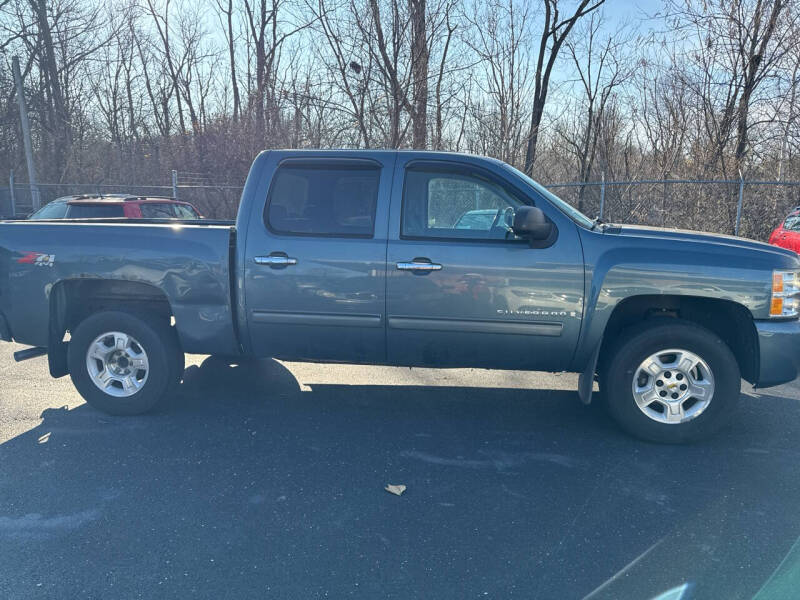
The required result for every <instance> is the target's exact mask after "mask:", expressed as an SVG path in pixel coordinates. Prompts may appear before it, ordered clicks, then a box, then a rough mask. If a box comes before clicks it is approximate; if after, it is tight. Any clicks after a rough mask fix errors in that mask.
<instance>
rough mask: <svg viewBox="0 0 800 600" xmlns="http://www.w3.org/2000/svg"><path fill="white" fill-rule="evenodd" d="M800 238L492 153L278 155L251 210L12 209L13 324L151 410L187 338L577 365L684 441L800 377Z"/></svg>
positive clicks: (205, 346)
mask: <svg viewBox="0 0 800 600" xmlns="http://www.w3.org/2000/svg"><path fill="white" fill-rule="evenodd" d="M798 270H800V261H798V256H797V254H795V253H794V252H791V251H788V250H784V249H781V248H777V247H775V246H768V245H766V244H762V243H758V242H754V241H750V240H745V239H739V238H733V237H726V236H719V235H708V234H701V233H693V232H685V231H674V230H664V229H653V228H647V227H634V226H626V225H611V224H604V223H601V222H599V221H597V220H594V221H593V220H591V219H588V218H587V217H585V216H584V215H583V214H581V213H580V212H578V211H576V210H575V209H574V208H572V207H571V206H569V205H568V204H566V203H565V202H563V201H561V200H560V199H559V198H557V197H556V196H554V195H553V194H552V193H550V192H548V191H547V190H546V189H545V188H543V187H542V186H541V185H539V184H537V183H536V182H535V181H533V180H531V179H530V178H528V177H527V176H526V175H524V174H522V173H521V172H519V171H517V170H515V169H514V168H512V167H510V166H508V165H506V164H504V163H502V162H499V161H497V160H493V159H489V158H481V157H475V156H465V155H459V154H447V153H431V152H411V151H399V152H397V151H345V150H341V151H268V152H263V153H262V154H260V155H259V156H258V157H257V158H256V160H255V162H254V164H253V166H252V168H251V170H250V174H249V176H248V178H247V183H246V185H245V188H244V191H243V193H242V198H241V203H240V207H239V214H238V218H237V221H236V223H235V224H233V223H227V222H218V221H205V222H196V223H191V224H190V223H186V224H183V223H176V222H174V221H163V222H160V221H158V220H150V221H145V222H141V221H140V222H137V223H132V222H130V221H127V222H126V221H124V220H119V221H114V220H108V221H98V220H92V221H73V220H57V221H55V220H54V221H50V222H48V221H27V222H6V223H0V339H3V340H9V341H11V340H13V341H15V342H18V343H20V344H26V345H30V346H32V347H33V348H31V349H28V350H23V351H21V352H18V353H17V358H18V359H25V358H29V357H33V356H36V355H42V354H45V353H46V354H47V356H48V360H49V365H50V372H51V374H52V375H53V376H54V377H60V376H63V375H67V374H69V375H70V376H71V377H72V381H73V382H74V384H75V386H76V387H77V389H78V391H79V392H80V393H81V395H82V396H83V397H84V398H85V399H86V401H87V402H88V403H89V404H91V405H92V406H95V407H96V408H98V409H100V410H102V411H106V412H108V413H113V414H137V413H142V412H145V411H147V410H150V409H151V408H153V407H154V406H155V405H156V404H157V403H158V402H159V401H160V400H161V399H162V398H164V397H165V396H166V395H168V394H169V393H170V390H171V389H172V387H173V386H174V385H175V384H177V383H178V382H179V381H180V378H181V375H182V373H183V361H184V353H197V354H217V355H228V356H230V355H238V356H253V357H276V358H279V359H288V360H294V361H323V362H324V361H331V362H345V363H362V364H379V365H405V366H424V367H482V368H490V369H524V370H532V371H572V372H577V373H580V374H581V376H580V378H579V386H578V387H579V390H578V395H579V397H580V398H581V399H582V400H583V401H584V402H585V403H588V402H589V401H590V400H591V399H592V394H593V392H592V389H593V384H594V382H595V380H596V381H598V382H599V390H600V392H599V394H596V395H597V396H598V398H597V401H599V402H602V403H603V404H604V405H605V407H606V408H607V409H608V411H609V412H610V414H611V415H612V416H613V418H614V419H615V420H616V421H617V422H618V423H619V424H620V425H621V426H622V427H623V428H625V429H626V430H627V431H629V432H631V433H633V434H635V435H637V436H640V437H642V438H646V439H650V440H656V441H663V442H681V441H687V440H692V439H697V438H700V437H703V436H705V435H708V434H710V433H711V432H712V431H714V430H715V429H717V428H718V427H720V425H722V424H723V423H724V422H725V421H726V419H728V418H729V417H730V415H731V413H732V412H733V410H734V408H735V405H736V404H737V402H738V400H739V392H740V386H741V380H742V378H744V379H745V380H747V381H749V382H750V383H752V384H754V385H756V386H758V387H767V386H773V385H777V384H780V383H784V382H788V381H791V380H793V379H795V378H796V377H797V374H798V364H799V363H800V323H799V322H798V308H799V306H798V293H800V280H799V279H798Z"/></svg>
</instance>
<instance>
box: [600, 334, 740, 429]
mask: <svg viewBox="0 0 800 600" xmlns="http://www.w3.org/2000/svg"><path fill="white" fill-rule="evenodd" d="M600 389H601V392H602V395H603V401H604V403H605V406H606V408H607V410H608V412H609V414H610V415H611V416H612V417H613V418H614V420H615V421H617V423H619V424H620V425H621V426H622V428H623V429H625V430H626V431H628V432H629V433H631V434H632V435H634V436H636V437H639V438H642V439H646V440H650V441H655V442H662V443H673V444H674V443H682V442H690V441H694V440H699V439H702V438H705V437H707V436H710V435H712V434H713V433H714V432H716V431H717V430H718V429H719V428H720V427H722V426H723V425H725V423H727V421H728V420H729V419H730V417H731V416H732V414H733V412H734V411H735V408H736V406H737V404H738V402H739V393H740V390H741V375H740V373H739V365H738V363H737V362H736V357H734V355H733V353H732V352H731V350H730V348H728V346H727V345H726V344H725V342H723V341H722V340H721V339H720V338H719V336H717V335H716V334H714V333H713V332H712V331H709V330H708V329H706V328H704V327H702V326H700V325H696V324H694V323H690V322H687V321H682V320H678V319H674V320H669V321H658V322H654V323H645V324H641V325H639V326H636V327H632V328H630V329H628V330H627V331H625V332H623V333H622V334H621V335H620V337H619V338H618V339H617V340H616V343H614V345H613V346H612V348H611V351H610V352H609V356H608V359H607V360H606V361H604V363H603V366H602V368H601V371H600Z"/></svg>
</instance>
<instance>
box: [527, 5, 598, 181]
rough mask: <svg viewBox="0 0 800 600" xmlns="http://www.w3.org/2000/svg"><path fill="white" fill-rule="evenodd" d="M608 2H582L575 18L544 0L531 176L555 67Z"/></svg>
mask: <svg viewBox="0 0 800 600" xmlns="http://www.w3.org/2000/svg"><path fill="white" fill-rule="evenodd" d="M604 1H605V0H580V3H579V4H578V6H577V7H576V9H575V11H574V12H573V13H572V15H571V16H568V17H566V18H562V17H561V13H560V10H559V0H544V21H543V23H542V31H541V35H540V36H539V49H538V58H537V60H536V74H535V87H534V91H533V106H532V108H531V126H530V130H529V132H528V144H527V147H526V149H525V172H526V173H528V174H530V173H531V172H532V169H533V163H534V161H535V160H536V143H537V141H538V140H539V126H540V125H541V124H542V116H543V115H544V108H545V105H546V103H547V93H548V90H549V88H550V77H551V76H552V74H553V66H554V65H555V63H556V59H557V58H558V56H559V53H560V51H561V46H562V45H563V44H564V42H565V41H566V39H567V37H568V36H569V34H570V32H571V31H572V28H573V27H575V24H576V23H577V22H578V20H579V19H581V18H582V17H584V16H586V15H588V14H589V13H590V12H592V11H593V10H596V9H597V8H599V7H600V6H601V5H602V4H603V2H604Z"/></svg>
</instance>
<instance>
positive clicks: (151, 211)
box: [139, 202, 175, 219]
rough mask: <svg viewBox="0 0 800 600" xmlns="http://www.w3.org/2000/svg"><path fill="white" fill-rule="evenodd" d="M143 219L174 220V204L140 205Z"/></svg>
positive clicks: (147, 203) (143, 203)
mask: <svg viewBox="0 0 800 600" xmlns="http://www.w3.org/2000/svg"><path fill="white" fill-rule="evenodd" d="M139 208H140V209H141V211H142V218H143V219H174V218H175V212H174V211H173V210H172V204H166V203H164V204H157V203H155V202H142V203H141V204H140V205H139Z"/></svg>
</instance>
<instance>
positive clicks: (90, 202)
mask: <svg viewBox="0 0 800 600" xmlns="http://www.w3.org/2000/svg"><path fill="white" fill-rule="evenodd" d="M115 217H116V218H126V219H183V220H195V219H201V218H202V217H201V216H200V213H199V212H198V211H197V209H196V208H195V207H194V206H192V205H191V204H189V203H188V202H180V201H178V200H173V199H172V198H158V197H143V196H64V197H62V198H56V199H55V200H53V201H52V202H49V203H48V204H46V205H44V206H43V207H42V208H40V209H39V210H37V211H36V212H35V213H33V214H32V215H31V216H30V217H28V218H29V219H32V220H34V221H40V220H42V219H111V218H115Z"/></svg>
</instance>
